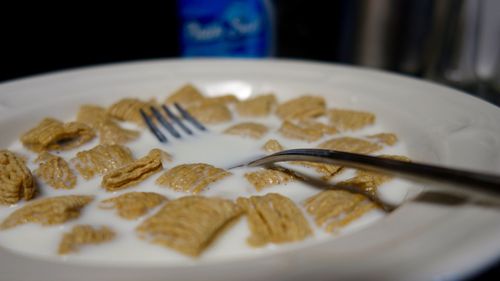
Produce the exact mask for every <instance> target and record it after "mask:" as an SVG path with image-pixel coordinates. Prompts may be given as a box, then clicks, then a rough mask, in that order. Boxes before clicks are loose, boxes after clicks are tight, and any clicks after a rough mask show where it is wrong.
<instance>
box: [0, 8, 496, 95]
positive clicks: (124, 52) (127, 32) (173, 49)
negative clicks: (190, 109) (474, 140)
mask: <svg viewBox="0 0 500 281" xmlns="http://www.w3.org/2000/svg"><path fill="white" fill-rule="evenodd" d="M102 2H105V1H101V3H99V4H91V3H90V2H83V1H81V2H76V3H74V2H72V3H67V4H65V5H60V4H54V5H51V4H50V3H47V2H40V1H37V3H30V4H29V5H26V4H24V3H17V4H16V3H14V4H3V6H4V7H3V8H2V11H1V13H2V16H1V17H0V21H1V28H2V43H1V45H0V46H1V47H0V48H1V52H0V61H1V65H2V67H1V70H0V81H5V80H10V79H14V78H19V77H23V76H27V75H33V74H38V73H43V72H47V71H53V70H62V69H67V68H73V67H80V66H88V65H94V64H103V63H109V62H118V61H129V60H141V59H154V58H173V57H200V56H201V57H207V56H218V57H277V58H294V59H307V60H315V61H325V62H336V63H344V64H354V65H361V66H366V67H371V68H379V69H384V70H388V71H393V72H399V73H402V74H405V75H410V76H415V77H422V78H425V79H429V80H434V81H437V82H439V83H444V84H447V85H450V86H452V87H455V88H459V89H462V90H464V91H466V92H468V93H470V94H472V95H476V96H479V97H481V98H483V99H486V100H488V101H491V102H493V103H496V104H500V48H499V47H500V18H499V11H500V1H498V0H439V1H434V0H375V1H372V0H337V1H334V0H331V1H317V0H309V1H305V0H212V1H204V0H177V1H173V0H172V1H163V3H161V4H153V3H148V4H147V5H146V4H143V5H140V4H138V3H131V4H127V3H124V2H123V1H122V2H121V3H120V4H119V5H116V4H113V3H107V4H105V3H102Z"/></svg>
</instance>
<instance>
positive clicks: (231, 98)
mask: <svg viewBox="0 0 500 281" xmlns="http://www.w3.org/2000/svg"><path fill="white" fill-rule="evenodd" d="M205 100H209V101H210V102H214V103H224V104H228V103H235V102H238V98H237V97H236V96H235V95H232V94H227V95H222V96H216V97H209V98H205Z"/></svg>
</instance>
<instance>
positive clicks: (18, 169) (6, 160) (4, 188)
mask: <svg viewBox="0 0 500 281" xmlns="http://www.w3.org/2000/svg"><path fill="white" fill-rule="evenodd" d="M35 192H36V184H35V181H34V180H33V175H32V174H31V172H30V170H29V169H28V168H27V167H26V164H25V162H24V161H23V159H22V158H20V157H19V156H17V155H16V154H14V153H12V152H10V151H8V150H0V205H1V204H15V203H17V202H19V201H20V200H21V199H23V198H24V200H30V199H31V198H32V197H33V196H34V194H35Z"/></svg>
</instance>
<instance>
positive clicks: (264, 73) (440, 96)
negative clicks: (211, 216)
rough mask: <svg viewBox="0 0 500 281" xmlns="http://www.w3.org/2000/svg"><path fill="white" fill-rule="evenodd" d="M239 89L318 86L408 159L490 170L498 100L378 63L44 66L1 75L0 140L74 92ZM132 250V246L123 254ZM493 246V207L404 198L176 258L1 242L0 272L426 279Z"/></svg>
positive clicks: (468, 268) (60, 106)
mask: <svg viewBox="0 0 500 281" xmlns="http://www.w3.org/2000/svg"><path fill="white" fill-rule="evenodd" d="M188 81H190V82H193V83H194V84H196V85H197V86H200V87H201V88H202V89H203V90H204V91H205V92H207V93H209V94H210V93H215V92H218V93H220V92H223V91H227V92H236V93H237V94H238V95H239V96H240V97H242V98H245V97H247V96H249V95H251V94H254V93H262V92H266V91H275V92H276V93H277V94H278V95H279V96H281V97H283V96H291V95H299V94H303V93H315V94H321V95H324V96H325V97H327V98H328V99H329V101H330V103H331V104H332V103H333V104H335V105H338V106H343V107H349V108H363V109H368V110H370V111H373V112H375V113H377V117H378V119H379V122H381V123H383V124H384V126H385V127H387V128H391V130H392V131H394V132H396V133H397V134H398V135H399V136H400V138H401V139H402V140H403V141H404V142H405V143H406V145H407V148H408V152H409V156H410V157H411V158H413V159H414V160H418V161H425V162H431V163H439V164H447V165H452V166H458V167H467V168H474V169H479V170H484V171H490V172H497V173H498V171H500V156H499V153H500V122H499V120H500V110H499V109H498V108H496V107H495V106H493V105H490V104H487V103H486V102H483V101H481V100H478V99H476V98H473V97H470V96H468V95H466V94H464V93H461V92H458V91H455V90H452V89H449V88H446V87H442V86H439V85H435V84H432V83H428V82H423V81H419V80H415V79H410V78H405V77H402V76H396V75H392V74H387V73H384V72H378V71H373V70H365V69H359V68H353V67H347V66H338V65H332V64H319V63H305V62H295V61H280V60H278V61H273V60H267V61H252V60H164V61H150V62H136V63H126V64H115V65H110V66H103V67H96V68H86V69H79V70H73V71H67V72H62V73H54V74H48V75H43V76H38V77H33V78H28V79H22V80H18V81H13V82H8V83H4V84H3V85H1V86H0V131H1V132H2V133H1V135H0V147H6V146H8V145H9V143H11V142H12V141H13V140H14V139H15V138H17V136H18V135H19V134H20V133H21V132H23V131H25V130H26V129H28V128H29V127H30V126H32V124H33V122H36V121H37V120H39V119H40V118H42V117H44V116H45V115H47V113H48V112H50V114H51V115H52V116H54V117H60V118H67V117H69V116H71V114H73V113H74V112H75V111H76V109H77V107H78V105H79V104H82V103H84V102H93V103H99V102H102V103H109V102H111V101H113V100H116V99H117V97H125V96H139V97H140V96H143V97H149V96H158V95H166V94H167V93H168V92H170V91H171V90H173V89H175V88H176V87H178V86H180V85H182V84H183V83H184V82H188ZM131 254H133V253H131ZM499 256H500V215H499V212H498V211H497V210H495V209H493V208H485V207H481V206H478V205H474V204H451V205H450V204H444V203H443V202H434V203H431V202H423V201H422V200H420V201H416V202H407V203H405V204H404V205H403V206H402V207H400V208H398V209H397V210H396V211H394V212H393V213H391V214H390V215H388V216H387V217H386V218H384V219H383V220H381V221H379V222H377V223H375V224H374V225H372V226H370V227H368V228H366V229H364V230H362V231H359V232H356V233H353V234H350V235H346V236H344V237H340V238H339V239H334V240H331V241H326V242H324V243H318V244H315V245H313V246H310V247H306V248H303V247H302V248H301V247H297V248H292V249H290V250H287V251H280V252H277V253H273V254H267V255H259V256H258V257H248V258H243V259H235V260H231V261H222V262H221V261H209V260H208V261H200V262H198V263H195V264H194V265H193V264H189V265H185V266H157V265H155V266H147V267H145V266H130V265H128V266H126V267H120V266H113V267H112V266H99V265H95V264H74V263H61V262H56V261H46V260H39V259H34V258H30V257H26V256H21V255H17V254H14V253H11V252H9V251H6V250H4V249H2V248H0V272H1V279H3V280H11V281H14V280H37V281H40V280H52V281H55V280H123V281H124V280H143V281H146V280H165V279H174V280H304V279H306V278H307V279H311V280H331V279H334V278H343V277H344V278H345V277H352V278H355V277H357V278H362V277H365V278H370V279H376V278H384V279H405V280H424V279H435V278H437V277H446V278H455V277H464V276H466V275H467V274H471V273H472V272H474V271H475V270H478V269H481V268H483V267H484V266H486V265H487V264H488V263H491V262H492V261H494V260H495V259H496V258H498V257H499Z"/></svg>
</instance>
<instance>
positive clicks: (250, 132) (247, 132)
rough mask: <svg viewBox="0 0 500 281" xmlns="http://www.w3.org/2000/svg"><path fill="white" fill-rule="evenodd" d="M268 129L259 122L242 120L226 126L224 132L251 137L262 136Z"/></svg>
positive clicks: (258, 137)
mask: <svg viewBox="0 0 500 281" xmlns="http://www.w3.org/2000/svg"><path fill="white" fill-rule="evenodd" d="M268 130H269V129H268V128H267V127H266V126H265V125H262V124H260V123H255V122H242V123H239V124H236V125H233V126H231V127H229V128H227V129H226V130H225V131H224V134H228V135H238V136H242V137H250V138H253V139H260V138H262V137H263V136H264V135H265V134H266V133H267V131H268Z"/></svg>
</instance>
